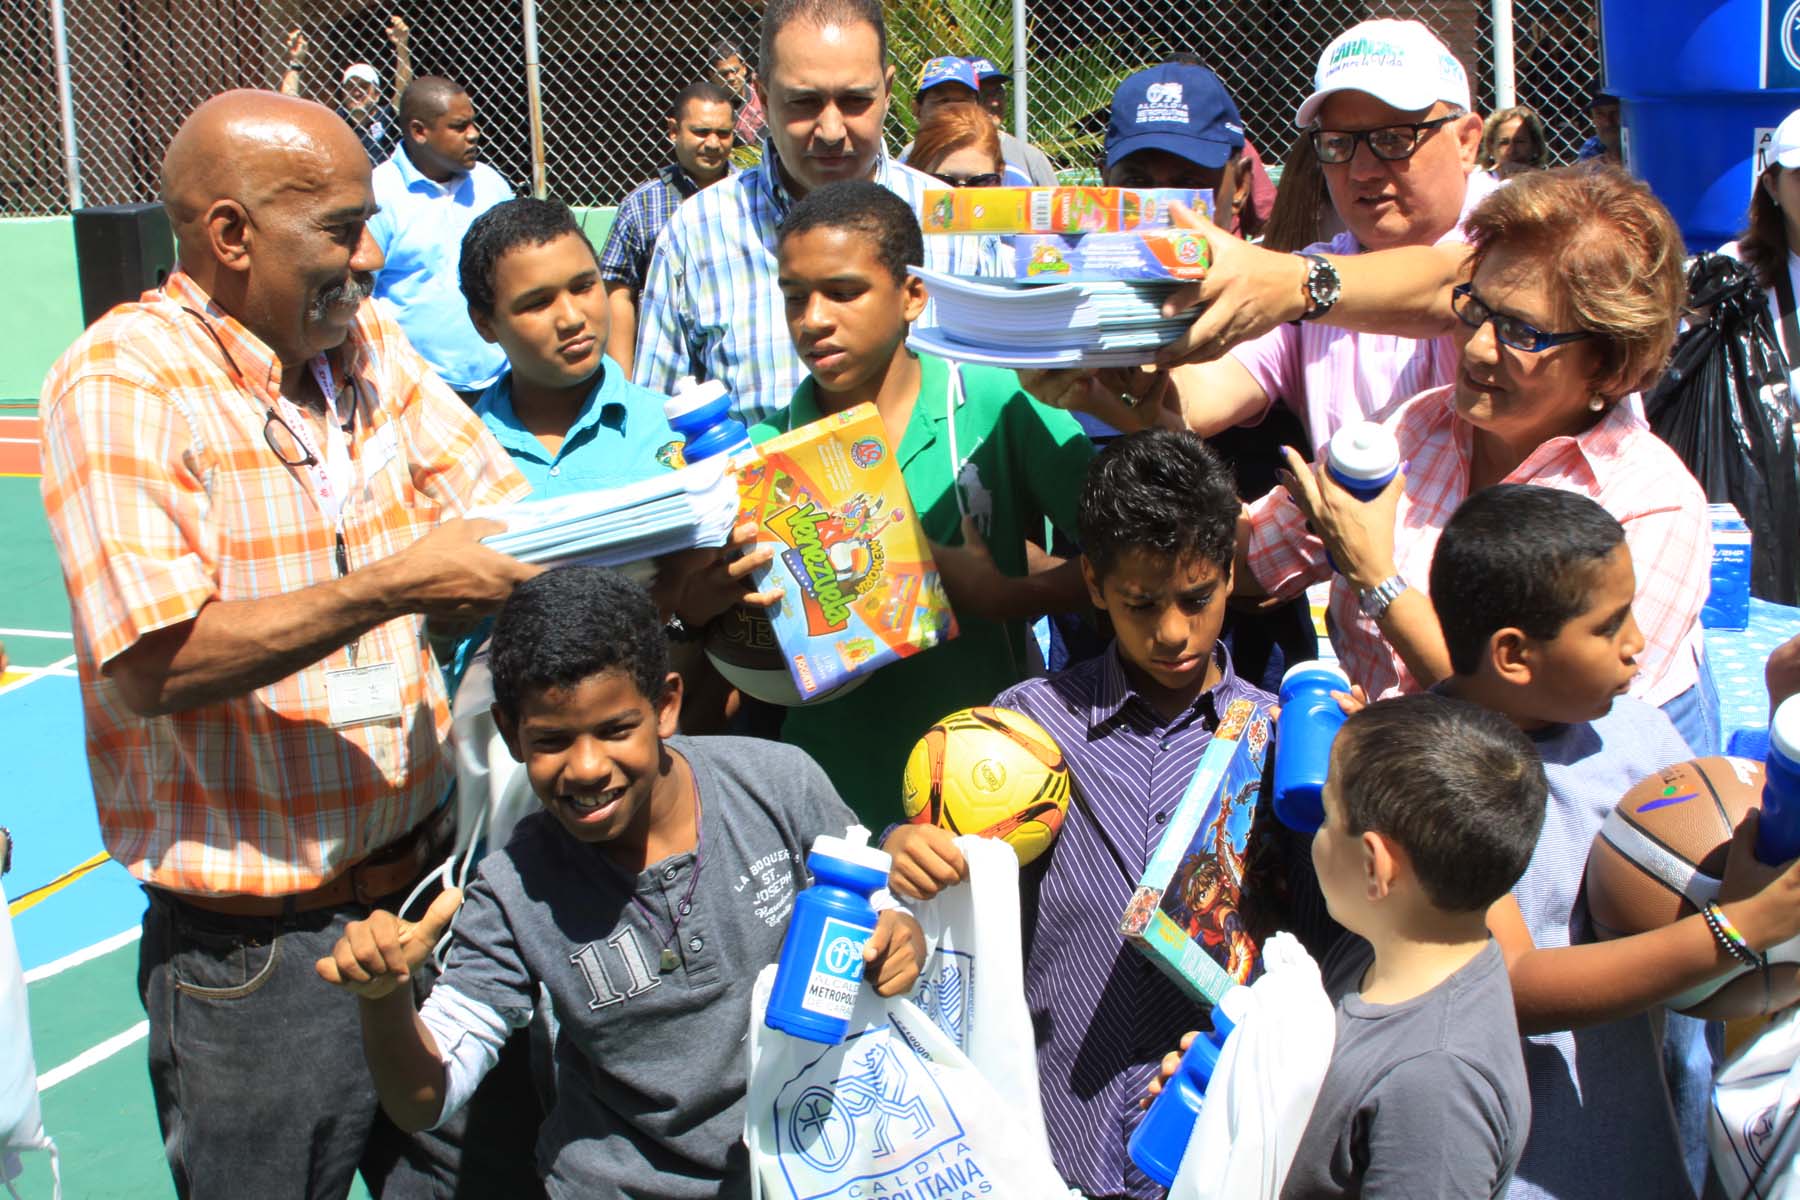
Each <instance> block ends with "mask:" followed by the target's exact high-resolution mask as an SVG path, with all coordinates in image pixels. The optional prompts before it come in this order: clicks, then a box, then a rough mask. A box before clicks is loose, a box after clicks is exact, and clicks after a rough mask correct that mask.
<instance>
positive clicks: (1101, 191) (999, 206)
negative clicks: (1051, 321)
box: [921, 187, 1212, 233]
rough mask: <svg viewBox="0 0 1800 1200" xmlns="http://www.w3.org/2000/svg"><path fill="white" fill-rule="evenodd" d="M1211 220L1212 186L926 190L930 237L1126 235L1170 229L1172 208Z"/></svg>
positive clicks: (924, 223)
mask: <svg viewBox="0 0 1800 1200" xmlns="http://www.w3.org/2000/svg"><path fill="white" fill-rule="evenodd" d="M1175 202H1180V203H1182V204H1185V205H1187V206H1188V207H1189V208H1191V209H1193V210H1195V211H1196V212H1199V213H1201V214H1202V215H1206V216H1210V215H1211V213H1212V191H1211V189H1209V188H1199V189H1195V188H1105V187H991V188H926V189H925V209H924V211H925V217H924V220H923V221H922V222H921V224H922V226H923V228H924V230H925V232H926V233H1122V232H1125V231H1127V230H1133V229H1167V228H1168V227H1169V205H1170V204H1171V203H1175Z"/></svg>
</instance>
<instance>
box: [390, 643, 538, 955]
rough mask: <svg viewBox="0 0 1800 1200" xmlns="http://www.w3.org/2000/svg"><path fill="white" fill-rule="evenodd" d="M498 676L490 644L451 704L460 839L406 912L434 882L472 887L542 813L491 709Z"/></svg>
mask: <svg viewBox="0 0 1800 1200" xmlns="http://www.w3.org/2000/svg"><path fill="white" fill-rule="evenodd" d="M493 705H494V680H493V676H492V675H491V674H489V673H488V646H487V643H485V642H484V643H483V644H482V646H481V649H479V650H477V651H476V652H475V653H474V654H473V655H471V656H470V660H469V667H468V670H466V671H464V672H463V677H462V682H461V683H460V684H459V685H458V686H457V689H456V696H455V698H454V699H453V700H452V701H451V704H450V748H451V752H452V757H453V759H454V761H455V765H456V793H455V803H456V841H455V843H454V848H453V849H452V850H451V852H450V857H449V858H448V859H446V860H445V861H444V862H443V863H442V864H440V865H439V866H438V868H437V869H436V870H434V871H432V872H431V873H430V874H429V875H427V876H426V877H425V878H424V879H421V880H420V881H419V884H418V886H417V887H415V888H413V890H412V893H411V894H410V895H409V896H407V898H406V900H405V901H404V902H403V903H402V904H401V905H400V912H399V915H400V916H406V915H407V914H408V913H409V912H411V911H412V910H413V907H414V905H415V904H416V903H417V902H418V901H419V900H420V899H421V898H422V897H423V896H424V895H425V892H426V891H427V889H429V888H430V887H431V885H432V884H433V883H441V884H442V885H443V886H444V887H458V888H462V887H467V886H468V884H469V876H470V875H472V874H474V871H475V864H476V863H478V862H480V861H481V859H482V857H483V856H484V855H486V854H487V853H489V852H491V851H494V850H498V849H499V848H500V847H502V846H504V845H506V840H507V839H508V838H510V837H511V836H512V831H513V827H514V826H516V825H517V824H518V823H519V822H520V821H522V820H524V819H525V818H526V817H528V816H530V815H531V814H532V813H533V812H535V811H537V809H538V807H539V805H538V800H537V796H536V794H535V793H533V792H532V790H531V780H530V779H529V778H528V777H527V776H526V774H525V764H523V763H521V762H519V761H518V760H517V759H515V758H514V757H513V756H512V751H510V750H508V749H507V748H506V741H505V739H504V738H502V737H501V736H500V726H499V725H498V724H496V723H495V721H494V715H493V712H492V711H491V710H492V708H493ZM449 945H450V933H449V932H448V931H446V932H445V934H444V936H443V939H442V940H440V941H439V942H438V944H437V947H436V955H435V956H436V957H437V960H438V965H439V966H440V967H441V966H443V958H442V956H443V955H444V954H445V953H446V952H447V951H448V949H449Z"/></svg>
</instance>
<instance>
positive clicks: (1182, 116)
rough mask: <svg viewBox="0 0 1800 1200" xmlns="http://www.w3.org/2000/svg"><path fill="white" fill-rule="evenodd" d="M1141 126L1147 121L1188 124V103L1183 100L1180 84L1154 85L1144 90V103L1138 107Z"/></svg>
mask: <svg viewBox="0 0 1800 1200" xmlns="http://www.w3.org/2000/svg"><path fill="white" fill-rule="evenodd" d="M1137 119H1138V123H1139V124H1143V123H1144V122H1147V121H1179V122H1181V123H1182V124H1183V125H1185V124H1187V122H1188V107H1187V103H1186V102H1185V101H1184V100H1183V99H1182V94H1181V85H1180V84H1179V83H1153V84H1151V85H1150V86H1149V87H1147V88H1145V89H1144V102H1143V103H1142V104H1140V105H1138V110H1137Z"/></svg>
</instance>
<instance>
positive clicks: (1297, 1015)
mask: <svg viewBox="0 0 1800 1200" xmlns="http://www.w3.org/2000/svg"><path fill="white" fill-rule="evenodd" d="M1262 962H1263V973H1262V976H1261V977H1260V978H1259V979H1257V981H1256V982H1255V983H1253V984H1251V985H1250V986H1249V989H1248V991H1249V997H1248V1003H1247V1004H1246V1011H1245V1013H1244V1015H1243V1017H1242V1018H1241V1019H1240V1020H1239V1021H1238V1023H1237V1027H1236V1028H1235V1029H1233V1030H1232V1031H1231V1036H1230V1037H1228V1038H1226V1039H1225V1047H1224V1049H1223V1050H1222V1051H1220V1053H1219V1063H1218V1066H1217V1067H1215V1068H1214V1069H1213V1076H1212V1082H1211V1083H1210V1084H1208V1085H1207V1088H1206V1099H1205V1101H1203V1102H1202V1104H1201V1106H1200V1116H1199V1119H1198V1120H1196V1121H1195V1122H1194V1132H1193V1134H1192V1136H1191V1137H1190V1138H1189V1139H1188V1148H1187V1152H1186V1153H1185V1154H1183V1155H1182V1158H1181V1169H1180V1171H1178V1172H1177V1173H1176V1175H1175V1182H1174V1183H1173V1184H1172V1185H1171V1186H1170V1188H1169V1200H1256V1198H1260V1200H1276V1197H1278V1196H1279V1195H1280V1194H1281V1185H1282V1184H1283V1183H1284V1182H1285V1181H1286V1180H1287V1173H1288V1168H1289V1167H1290V1166H1291V1165H1292V1164H1293V1161H1294V1151H1295V1150H1297V1149H1299V1147H1300V1138H1301V1135H1302V1134H1304V1133H1305V1132H1306V1123H1307V1121H1309V1120H1310V1119H1311V1118H1312V1110H1313V1104H1314V1102H1315V1101H1317V1100H1318V1098H1319V1087H1320V1085H1322V1084H1323V1083H1324V1082H1325V1069H1326V1067H1327V1066H1328V1065H1329V1064H1330V1062H1331V1051H1332V1048H1333V1047H1334V1046H1336V1045H1337V1010H1336V1009H1335V1008H1333V1007H1332V1003H1331V1000H1330V999H1329V998H1328V997H1327V996H1326V995H1325V986H1324V983H1323V982H1322V981H1321V980H1320V978H1319V965H1318V964H1317V963H1315V962H1314V961H1313V960H1312V956H1311V955H1309V954H1307V952H1306V950H1305V948H1303V947H1302V946H1301V945H1300V942H1299V939H1297V938H1295V937H1294V936H1293V935H1292V934H1287V933H1278V934H1276V935H1275V936H1274V937H1272V938H1270V939H1269V940H1268V942H1267V943H1265V944H1264V945H1263V948H1262ZM1238 990H1243V989H1238Z"/></svg>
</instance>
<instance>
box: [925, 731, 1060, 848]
mask: <svg viewBox="0 0 1800 1200" xmlns="http://www.w3.org/2000/svg"><path fill="white" fill-rule="evenodd" d="M900 802H901V804H902V806H903V807H904V808H905V810H906V818H907V820H909V821H911V822H912V823H913V824H915V825H939V826H942V827H943V828H945V829H948V830H949V831H950V832H951V833H958V834H961V833H973V834H979V835H980V836H982V837H992V838H1001V839H1003V840H1004V841H1006V842H1007V843H1008V844H1009V845H1011V846H1012V848H1013V851H1014V852H1015V853H1016V854H1018V856H1019V862H1020V864H1021V865H1022V864H1025V863H1028V862H1030V861H1031V860H1032V859H1034V858H1036V857H1037V856H1038V855H1040V854H1042V853H1043V852H1044V851H1045V850H1047V849H1049V848H1050V843H1051V842H1052V841H1054V840H1056V833H1057V830H1059V829H1061V828H1062V822H1063V814H1064V813H1066V812H1067V811H1068V809H1069V765H1068V763H1067V762H1066V761H1064V759H1063V754H1062V750H1061V749H1059V748H1058V747H1057V745H1056V743H1055V742H1054V741H1052V740H1051V738H1050V735H1049V734H1048V733H1046V732H1045V731H1044V727H1043V726H1042V725H1039V724H1038V723H1037V722H1036V721H1033V720H1032V719H1031V718H1030V717H1028V716H1026V715H1024V714H1023V713H1017V712H1013V711H1012V710H1011V709H1007V708H990V707H986V706H983V707H981V708H965V709H963V710H961V711H960V712H953V713H951V714H950V715H949V716H947V717H945V718H944V719H943V720H941V721H939V722H938V723H937V724H935V725H933V726H932V727H931V728H930V729H928V730H926V731H925V736H924V737H922V738H920V739H919V741H918V744H917V745H915V746H914V747H913V748H912V754H911V755H909V756H908V757H907V760H906V772H905V775H904V777H903V779H902V782H901V794H900Z"/></svg>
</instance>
